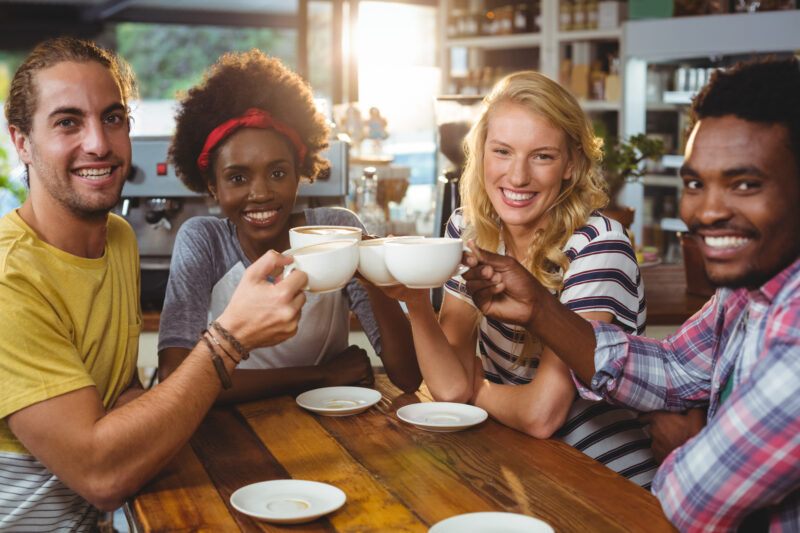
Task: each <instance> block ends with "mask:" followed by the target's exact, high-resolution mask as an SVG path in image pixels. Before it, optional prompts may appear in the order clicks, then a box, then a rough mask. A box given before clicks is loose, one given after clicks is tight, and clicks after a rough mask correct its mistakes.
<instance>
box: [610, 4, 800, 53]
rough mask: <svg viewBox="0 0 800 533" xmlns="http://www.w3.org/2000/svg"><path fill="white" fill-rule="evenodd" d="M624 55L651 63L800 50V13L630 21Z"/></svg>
mask: <svg viewBox="0 0 800 533" xmlns="http://www.w3.org/2000/svg"><path fill="white" fill-rule="evenodd" d="M624 27H625V30H624V38H623V42H624V43H625V50H624V54H623V55H624V56H625V57H628V58H630V57H635V58H639V59H644V60H648V61H667V60H675V59H684V58H692V57H709V56H720V55H737V54H754V53H760V52H778V51H782V50H798V49H800V31H798V30H797V29H798V28H800V10H798V9H795V10H788V11H766V12H761V13H738V14H728V15H706V16H695V17H675V18H666V19H650V20H629V21H627V22H626V23H625V26H624Z"/></svg>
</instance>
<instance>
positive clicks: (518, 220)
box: [483, 102, 572, 236]
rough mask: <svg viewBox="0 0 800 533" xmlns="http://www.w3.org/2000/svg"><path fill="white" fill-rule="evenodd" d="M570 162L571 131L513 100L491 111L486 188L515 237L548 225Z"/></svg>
mask: <svg viewBox="0 0 800 533" xmlns="http://www.w3.org/2000/svg"><path fill="white" fill-rule="evenodd" d="M571 172H572V164H571V163H570V158H569V148H568V146H567V136H566V134H565V133H564V132H563V131H562V130H561V129H560V128H557V127H555V126H553V125H552V124H551V123H550V122H549V121H548V120H547V119H546V118H544V117H543V116H542V115H539V114H536V113H534V112H533V111H531V110H530V109H528V108H526V107H524V106H522V105H520V104H515V103H511V102H504V103H501V104H499V105H498V106H497V107H496V108H495V109H493V110H492V111H491V112H490V115H489V117H488V128H487V132H486V143H485V145H484V150H483V175H484V187H485V188H486V193H487V194H488V196H489V200H490V201H491V202H492V206H493V207H494V209H495V211H496V212H497V214H498V215H499V216H500V219H501V220H502V221H503V224H504V226H505V227H506V228H508V230H509V232H510V233H511V235H512V236H513V235H514V234H515V233H518V232H523V231H524V232H527V233H530V234H531V235H532V233H533V230H535V229H538V228H541V227H544V226H545V225H546V224H547V222H548V219H547V210H548V209H549V208H550V206H552V205H553V203H554V202H555V200H556V198H557V197H558V194H559V192H560V191H561V185H562V183H563V182H564V180H566V179H569V177H570V174H571Z"/></svg>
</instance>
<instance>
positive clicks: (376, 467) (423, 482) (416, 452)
mask: <svg viewBox="0 0 800 533" xmlns="http://www.w3.org/2000/svg"><path fill="white" fill-rule="evenodd" d="M377 385H378V387H377V388H378V389H379V390H381V392H382V393H383V394H384V401H383V402H380V403H379V404H378V405H377V406H376V408H375V410H376V411H377V412H373V413H370V412H367V413H364V414H362V415H359V419H358V420H355V419H353V418H352V417H350V418H327V417H320V419H319V422H320V424H322V425H323V426H324V427H325V428H326V429H327V430H328V432H329V433H330V434H332V435H334V436H335V437H336V439H337V440H338V441H339V442H341V443H342V445H343V446H345V447H346V448H347V449H348V450H349V451H350V453H351V454H352V455H353V456H354V457H356V458H357V459H358V461H359V462H361V463H362V464H364V465H365V466H366V467H367V469H368V470H369V471H371V472H373V474H376V475H378V476H379V477H381V479H383V480H384V484H385V485H386V486H387V487H389V489H390V490H391V491H392V492H393V493H394V494H396V495H398V497H400V498H401V499H403V501H404V502H405V503H406V505H408V506H409V507H412V508H414V509H416V510H417V513H418V514H420V516H422V517H423V518H424V519H426V521H427V522H428V523H429V524H433V523H435V522H438V521H440V520H443V519H445V518H448V517H450V516H453V515H456V514H461V513H468V512H476V511H508V512H518V513H523V514H527V515H531V516H537V517H539V518H542V519H544V520H545V521H547V522H549V523H550V524H552V525H553V526H554V527H556V529H557V530H558V531H585V530H586V524H592V530H593V531H620V529H621V528H620V526H619V525H617V524H615V523H614V522H613V521H612V520H610V519H608V518H607V517H606V516H605V510H603V509H599V508H587V507H586V505H585V502H583V501H582V500H581V497H580V495H579V492H578V493H576V492H574V491H572V490H570V489H569V488H565V487H562V486H561V484H560V483H559V482H558V481H552V480H550V479H548V478H546V477H544V476H543V475H542V472H541V471H540V470H538V469H537V468H535V467H533V466H530V465H527V464H520V461H519V458H518V455H517V450H516V448H517V447H520V448H524V447H531V446H532V447H534V448H535V447H536V446H548V447H556V448H558V449H560V450H561V451H562V453H561V454H559V456H558V457H559V460H562V461H567V462H569V461H570V460H573V462H574V459H575V457H577V458H578V459H579V462H581V465H580V467H581V468H582V469H583V470H582V471H583V472H587V471H588V472H591V470H592V469H593V468H597V467H598V466H600V465H598V464H596V463H595V464H592V463H593V461H591V459H588V458H587V457H585V456H584V455H583V454H580V453H579V452H577V451H575V450H573V449H572V448H570V447H569V446H567V445H565V444H562V443H556V442H552V441H538V440H536V439H533V438H531V437H528V436H525V435H523V434H521V433H518V432H512V431H510V430H509V429H508V428H505V427H502V426H500V425H499V424H498V423H496V422H494V421H492V420H489V421H487V422H484V423H483V424H481V425H480V426H478V427H477V428H472V429H470V430H466V431H461V432H456V433H434V432H427V431H422V430H419V429H417V428H414V427H413V426H410V425H408V424H406V423H405V422H402V421H401V420H399V419H398V418H396V416H395V414H394V412H395V411H396V410H397V409H398V408H400V407H402V406H404V405H408V404H410V403H415V402H417V401H419V400H420V399H421V398H420V397H417V396H416V395H404V394H400V393H399V391H398V390H396V389H394V393H393V391H392V389H393V387H391V386H387V385H388V382H381V381H379V382H378V384H377ZM357 427H359V428H360V430H358V431H357V429H356V428H357ZM498 432H499V433H512V434H514V435H516V436H517V437H518V439H516V441H515V442H512V443H504V444H503V445H502V446H498V447H495V446H493V445H492V444H488V443H490V442H491V441H488V440H487V439H486V437H487V436H489V435H492V434H494V433H498ZM406 451H408V452H407V453H406ZM407 455H411V457H408V456H407ZM603 470H605V469H604V468H603V469H602V470H601V471H603ZM608 473H609V474H610V476H609V477H613V476H616V477H620V476H618V475H617V474H615V473H613V472H611V471H610V470H609V471H608ZM420 474H423V475H424V479H422V478H421V477H420ZM620 479H622V480H623V481H626V480H624V478H621V477H620ZM626 482H627V481H626ZM634 488H636V489H638V490H640V491H642V489H640V488H638V487H636V486H635V485H634ZM642 492H644V491H642ZM454 494H457V495H458V497H457V498H453V495H454ZM450 500H456V501H454V502H451V501H450ZM617 505H618V503H617Z"/></svg>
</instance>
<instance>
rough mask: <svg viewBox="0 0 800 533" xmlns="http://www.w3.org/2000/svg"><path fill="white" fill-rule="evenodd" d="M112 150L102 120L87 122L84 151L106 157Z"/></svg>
mask: <svg viewBox="0 0 800 533" xmlns="http://www.w3.org/2000/svg"><path fill="white" fill-rule="evenodd" d="M110 150H111V143H110V142H109V139H108V132H107V131H106V129H105V128H104V127H103V123H102V121H100V120H90V121H88V122H87V125H86V129H85V130H84V136H83V151H84V152H86V153H87V154H92V155H94V156H96V157H100V158H102V157H105V156H106V155H108V153H109V151H110Z"/></svg>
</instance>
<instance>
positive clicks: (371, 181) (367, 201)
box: [356, 167, 386, 235]
mask: <svg viewBox="0 0 800 533" xmlns="http://www.w3.org/2000/svg"><path fill="white" fill-rule="evenodd" d="M356 209H357V211H358V217H359V218H360V219H361V222H363V223H364V227H365V228H367V233H369V234H370V235H382V234H383V232H384V226H385V225H386V213H384V211H383V209H381V207H380V206H379V205H378V173H377V169H376V168H375V167H365V168H364V170H363V172H362V174H361V183H359V185H358V188H357V189H356Z"/></svg>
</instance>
